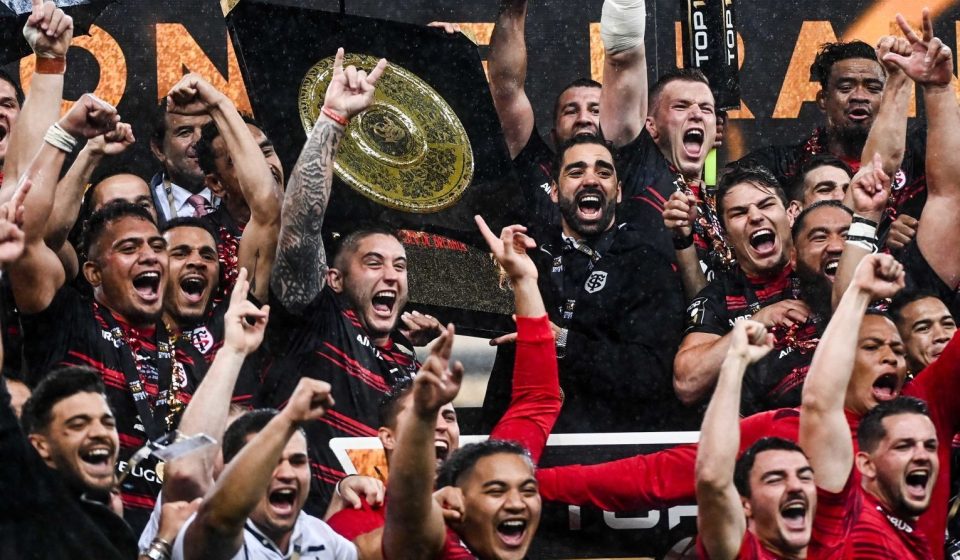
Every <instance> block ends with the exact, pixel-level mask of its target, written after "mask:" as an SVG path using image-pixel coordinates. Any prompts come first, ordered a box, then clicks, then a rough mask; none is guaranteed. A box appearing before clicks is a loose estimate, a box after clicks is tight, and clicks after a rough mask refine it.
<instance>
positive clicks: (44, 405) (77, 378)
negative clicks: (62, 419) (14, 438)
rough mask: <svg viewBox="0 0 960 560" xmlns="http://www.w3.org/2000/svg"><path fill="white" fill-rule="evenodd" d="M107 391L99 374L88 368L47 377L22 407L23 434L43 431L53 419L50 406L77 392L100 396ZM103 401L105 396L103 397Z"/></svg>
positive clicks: (55, 372)
mask: <svg viewBox="0 0 960 560" xmlns="http://www.w3.org/2000/svg"><path fill="white" fill-rule="evenodd" d="M105 391H106V389H105V388H104V386H103V381H102V380H101V379H100V374H99V373H98V372H97V371H96V370H94V369H91V368H88V367H77V366H71V367H63V368H58V369H55V370H53V371H51V372H50V373H49V374H47V375H46V376H45V377H44V378H43V380H41V381H40V383H38V384H37V386H36V388H34V389H33V393H32V394H31V395H30V398H29V399H27V402H26V403H24V405H23V415H22V416H21V417H20V423H21V425H22V426H23V431H24V432H26V433H28V434H36V433H40V432H43V431H45V430H46V429H47V428H48V427H49V426H50V420H52V419H53V407H55V406H56V405H57V403H58V402H60V401H62V400H64V399H67V398H70V397H72V396H73V395H76V394H77V393H97V394H100V395H103V394H104V393H105ZM104 398H106V397H104Z"/></svg>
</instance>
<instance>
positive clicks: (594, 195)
mask: <svg viewBox="0 0 960 560" xmlns="http://www.w3.org/2000/svg"><path fill="white" fill-rule="evenodd" d="M557 154H558V163H559V165H558V166H557V168H556V170H555V174H556V177H557V180H556V181H555V182H554V183H553V186H552V190H551V198H552V199H553V201H554V203H555V204H557V206H558V207H559V208H560V215H561V226H562V231H561V232H558V233H555V234H553V235H550V236H547V237H544V238H541V239H539V240H538V241H539V242H540V250H539V251H537V252H535V253H534V254H533V255H532V256H533V259H534V262H536V263H537V270H538V271H539V285H540V292H541V293H542V294H543V295H544V301H545V302H546V305H547V310H548V313H549V315H550V320H551V323H552V324H553V329H554V333H555V334H556V337H557V355H558V360H559V364H560V385H561V386H563V387H565V395H566V398H565V402H564V407H563V411H562V412H561V414H560V418H559V419H558V420H557V427H556V430H557V431H559V432H570V433H578V432H579V433H583V432H605V431H622V430H649V429H661V428H672V429H677V428H678V427H679V426H681V425H682V424H683V422H684V421H686V422H687V423H689V424H691V426H690V427H693V426H692V424H693V420H692V419H691V418H689V415H684V412H685V411H683V410H682V407H681V406H680V403H679V402H678V401H677V400H676V398H675V397H674V395H673V392H672V389H671V382H670V380H671V373H670V371H671V368H670V362H671V359H672V356H673V352H674V349H675V348H676V345H677V343H678V341H679V339H680V332H681V329H682V324H681V321H682V313H683V311H682V310H683V294H682V293H681V291H680V286H679V282H678V279H677V277H676V275H675V273H674V271H673V269H672V268H671V266H670V262H669V261H668V260H667V259H666V258H665V257H663V256H662V255H661V253H660V252H659V251H658V250H657V248H656V247H655V246H654V243H653V242H652V241H651V240H650V239H649V237H648V236H647V235H646V233H645V232H642V231H638V230H637V229H636V228H634V227H633V226H632V225H631V224H629V223H623V221H622V220H620V219H619V211H618V209H617V204H616V203H617V201H619V200H620V198H621V186H620V181H619V180H618V177H619V176H618V174H617V170H616V167H615V163H614V157H613V154H612V153H611V151H610V146H609V144H607V143H606V142H604V141H603V139H601V138H599V137H597V136H586V135H584V136H577V137H575V138H573V139H571V140H569V141H568V142H566V143H564V144H562V145H561V146H560V147H559V148H558V150H557ZM515 336H516V335H514V334H508V335H504V336H501V337H498V338H496V339H494V340H492V341H491V343H492V344H504V343H509V342H510V341H512V339H513V337H515ZM506 356H509V353H506V352H498V359H497V364H495V366H494V371H493V372H492V373H491V377H490V381H489V382H488V384H487V395H486V396H485V398H484V425H485V427H486V428H491V427H492V426H493V425H494V424H495V423H496V420H497V419H499V418H500V416H501V415H502V413H503V411H505V410H506V408H507V403H508V399H509V395H510V391H509V389H510V372H511V371H512V368H510V367H507V366H508V364H512V362H513V360H512V359H506ZM601 403H602V406H601Z"/></svg>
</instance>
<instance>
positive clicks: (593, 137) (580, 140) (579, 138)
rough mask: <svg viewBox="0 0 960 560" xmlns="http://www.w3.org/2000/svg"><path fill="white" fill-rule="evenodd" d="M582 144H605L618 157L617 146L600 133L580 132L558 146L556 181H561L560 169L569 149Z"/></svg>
mask: <svg viewBox="0 0 960 560" xmlns="http://www.w3.org/2000/svg"><path fill="white" fill-rule="evenodd" d="M581 144H595V145H597V146H603V147H604V148H606V149H607V151H609V152H610V155H611V156H612V157H613V158H614V159H616V153H617V152H616V148H614V147H613V144H612V143H610V142H607V140H606V139H605V138H604V137H603V136H602V135H599V134H578V135H576V136H574V137H573V138H570V139H569V140H567V141H565V142H563V143H562V144H560V145H559V146H557V152H556V153H555V154H554V155H553V170H552V173H553V181H554V182H555V183H559V182H560V171H561V168H562V167H563V157H564V156H565V155H567V150H569V149H570V148H572V147H574V146H579V145H581Z"/></svg>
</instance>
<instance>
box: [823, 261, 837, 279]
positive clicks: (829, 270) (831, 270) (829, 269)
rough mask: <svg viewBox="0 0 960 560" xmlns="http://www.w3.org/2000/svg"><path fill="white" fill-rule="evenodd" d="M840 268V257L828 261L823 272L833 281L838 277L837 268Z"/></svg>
mask: <svg viewBox="0 0 960 560" xmlns="http://www.w3.org/2000/svg"><path fill="white" fill-rule="evenodd" d="M839 268H840V259H836V260H831V261H827V264H825V265H823V273H824V275H826V277H827V278H829V279H830V280H831V281H833V280H834V279H835V278H836V277H837V269H839Z"/></svg>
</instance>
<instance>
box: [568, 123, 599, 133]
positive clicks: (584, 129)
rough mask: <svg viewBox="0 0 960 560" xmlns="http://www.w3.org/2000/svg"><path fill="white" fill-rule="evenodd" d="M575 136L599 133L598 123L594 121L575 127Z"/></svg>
mask: <svg viewBox="0 0 960 560" xmlns="http://www.w3.org/2000/svg"><path fill="white" fill-rule="evenodd" d="M573 131H574V132H573V135H574V136H595V135H596V134H597V125H595V124H593V123H585V124H581V125H579V126H577V127H575V128H574V129H573Z"/></svg>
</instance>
